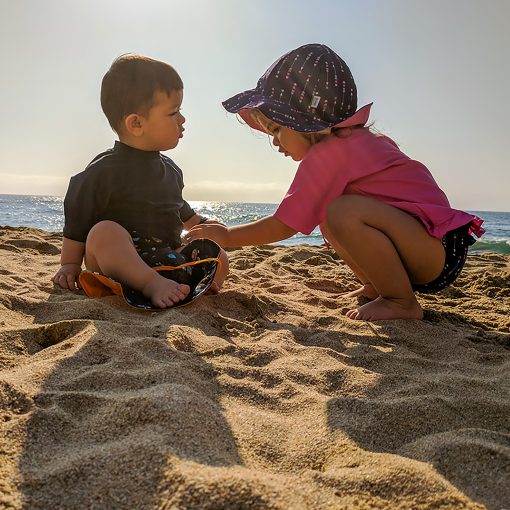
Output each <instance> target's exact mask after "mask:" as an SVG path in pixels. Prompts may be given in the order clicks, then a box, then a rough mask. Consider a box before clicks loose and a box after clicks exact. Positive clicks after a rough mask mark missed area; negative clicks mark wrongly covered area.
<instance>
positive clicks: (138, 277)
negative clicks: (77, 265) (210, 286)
mask: <svg viewBox="0 0 510 510" xmlns="http://www.w3.org/2000/svg"><path fill="white" fill-rule="evenodd" d="M85 266H86V267H87V269H89V270H91V271H99V272H101V273H103V274H105V275H108V276H110V277H111V278H114V279H115V280H119V281H121V282H124V283H126V284H127V285H129V286H130V287H133V288H134V289H137V290H140V291H141V292H142V293H143V294H144V296H146V297H148V298H149V299H150V300H151V301H152V303H153V304H154V305H155V306H157V307H159V308H167V307H170V306H173V305H174V304H175V303H178V302H179V301H181V300H183V299H184V298H185V297H186V296H187V295H188V294H189V291H190V288H189V286H188V285H183V284H179V283H177V282H174V281H173V280H169V279H168V278H164V277H163V276H161V275H159V274H158V273H157V272H156V271H154V270H153V269H151V268H150V267H149V266H148V265H147V264H146V263H145V262H144V261H143V260H142V259H141V258H140V256H139V255H138V253H137V251H136V249H135V247H134V244H133V241H132V239H131V236H130V235H129V232H128V231H127V230H126V229H125V228H124V227H121V226H120V225H119V224H118V223H115V222H113V221H101V222H99V223H96V225H94V226H93V227H92V229H91V230H90V232H89V234H88V236H87V242H86V243H85Z"/></svg>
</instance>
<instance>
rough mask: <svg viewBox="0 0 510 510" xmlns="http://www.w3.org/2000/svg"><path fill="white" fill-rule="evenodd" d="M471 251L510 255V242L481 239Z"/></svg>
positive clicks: (506, 240)
mask: <svg viewBox="0 0 510 510" xmlns="http://www.w3.org/2000/svg"><path fill="white" fill-rule="evenodd" d="M470 251H493V252H496V253H505V254H510V240H508V239H503V240H499V239H479V240H478V241H476V243H475V244H473V246H472V247H471V248H470Z"/></svg>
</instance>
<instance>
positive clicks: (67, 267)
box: [51, 264, 81, 290]
mask: <svg viewBox="0 0 510 510" xmlns="http://www.w3.org/2000/svg"><path fill="white" fill-rule="evenodd" d="M80 273H81V266H80V265H78V264H64V265H63V266H61V267H60V269H59V270H58V271H57V274H56V275H55V276H54V277H53V278H52V279H51V281H52V282H53V284H54V285H58V286H59V287H61V288H63V289H69V290H76V289H79V288H80V286H79V284H78V276H79V275H80Z"/></svg>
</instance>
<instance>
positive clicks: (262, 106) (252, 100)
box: [222, 89, 373, 133]
mask: <svg viewBox="0 0 510 510" xmlns="http://www.w3.org/2000/svg"><path fill="white" fill-rule="evenodd" d="M222 104H223V107H224V108H225V109H226V110H227V111H228V112H230V113H237V114H239V115H240V116H241V118H242V119H243V120H244V122H246V124H248V125H249V126H250V127H251V128H252V129H256V130H258V131H261V132H263V133H265V130H264V129H263V128H262V126H261V125H260V124H259V123H258V122H257V121H256V120H255V119H253V118H252V116H251V114H250V110H254V109H256V110H259V111H261V112H262V113H263V114H264V115H265V116H266V117H267V118H269V119H271V120H272V121H273V122H276V123H277V124H280V125H282V126H287V127H289V128H291V129H293V130H294V131H299V132H302V133H317V132H319V131H323V130H325V129H333V128H343V127H353V126H359V125H362V126H364V125H365V124H366V123H367V122H368V118H369V116H370V108H371V107H372V104H373V103H369V104H366V105H365V106H362V107H361V108H359V109H358V110H356V111H355V112H354V113H353V114H352V115H350V116H349V117H347V118H346V119H343V120H341V121H340V122H338V123H327V122H324V121H322V120H320V119H317V118H316V117H315V116H314V115H313V114H308V113H303V112H300V111H298V110H293V109H291V108H289V105H288V104H286V103H283V102H281V101H277V100H275V99H273V98H268V97H266V96H263V95H262V94H261V93H260V92H259V91H258V90H257V89H252V90H247V91H245V92H241V93H240V94H237V95H235V96H233V97H231V98H230V99H227V100H226V101H223V103H222Z"/></svg>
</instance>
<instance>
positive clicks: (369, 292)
mask: <svg viewBox="0 0 510 510" xmlns="http://www.w3.org/2000/svg"><path fill="white" fill-rule="evenodd" d="M321 231H322V233H323V234H324V236H325V238H326V239H327V241H328V243H329V244H330V245H331V246H332V247H333V249H334V250H335V251H336V253H337V254H338V255H340V257H341V259H342V260H343V261H344V262H345V263H346V264H347V265H348V266H349V267H350V269H351V271H352V272H353V273H354V274H355V275H356V276H357V277H358V280H359V281H360V282H361V283H362V286H361V287H360V288H359V289H356V290H353V291H351V292H346V293H344V294H340V297H344V298H347V297H357V296H365V297H367V298H369V299H375V298H377V297H379V294H378V292H377V291H376V290H375V289H374V287H373V285H372V284H371V283H370V281H369V280H368V278H367V277H366V276H365V275H364V274H363V271H362V270H361V269H360V268H359V267H358V265H357V264H356V263H355V262H354V260H352V258H351V257H350V256H349V254H348V253H347V251H346V250H345V249H344V247H343V246H342V245H341V244H340V243H339V242H338V241H337V240H336V239H335V238H334V237H333V235H332V234H331V233H330V232H329V229H328V226H327V225H326V224H325V223H324V224H322V225H321Z"/></svg>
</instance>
